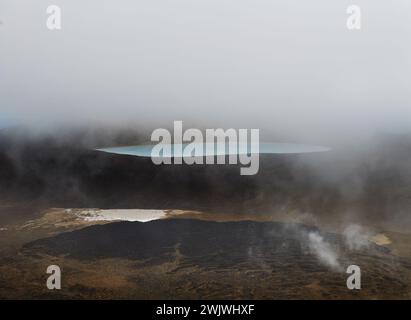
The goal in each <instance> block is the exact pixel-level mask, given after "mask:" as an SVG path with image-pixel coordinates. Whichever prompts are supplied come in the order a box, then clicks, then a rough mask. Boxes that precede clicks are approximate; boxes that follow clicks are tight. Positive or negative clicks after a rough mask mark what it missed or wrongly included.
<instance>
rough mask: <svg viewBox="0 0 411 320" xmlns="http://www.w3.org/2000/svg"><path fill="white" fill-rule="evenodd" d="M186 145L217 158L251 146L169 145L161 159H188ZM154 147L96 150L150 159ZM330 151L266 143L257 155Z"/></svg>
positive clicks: (201, 154)
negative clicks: (230, 147)
mask: <svg viewBox="0 0 411 320" xmlns="http://www.w3.org/2000/svg"><path fill="white" fill-rule="evenodd" d="M188 145H192V146H193V145H194V146H196V147H197V148H198V149H197V150H199V153H198V154H196V156H200V157H203V156H218V155H230V154H247V153H251V151H252V150H251V149H252V148H251V146H250V145H247V144H239V145H238V148H237V150H234V151H233V150H229V148H228V145H227V144H224V143H223V144H219V143H215V144H214V148H212V147H211V148H207V146H210V145H209V144H207V143H203V144H188V143H186V144H170V145H164V146H169V152H167V150H166V151H165V152H164V154H163V155H162V157H190V156H191V155H190V154H187V152H186V153H184V149H185V147H186V146H188ZM154 146H155V145H134V146H125V147H113V148H102V149H96V150H98V151H102V152H108V153H114V154H123V155H130V156H138V157H151V151H152V149H153V147H154ZM190 149H191V148H190ZM329 150H331V149H330V148H328V147H324V146H316V145H307V144H295V143H267V142H262V143H260V146H259V152H258V153H259V154H300V153H313V152H326V151H329Z"/></svg>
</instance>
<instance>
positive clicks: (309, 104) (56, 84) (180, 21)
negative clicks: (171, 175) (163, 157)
mask: <svg viewBox="0 0 411 320" xmlns="http://www.w3.org/2000/svg"><path fill="white" fill-rule="evenodd" d="M51 4H57V5H59V6H60V7H61V8H62V26H63V29H62V30H61V31H49V30H47V28H46V25H45V23H46V18H47V15H46V8H47V6H48V5H51ZM350 4H357V5H360V6H361V9H362V24H363V28H362V30H361V31H354V32H353V31H348V30H347V29H346V19H347V14H346V8H347V6H348V5H350ZM0 21H2V24H1V25H0V108H1V111H2V112H5V113H7V114H13V115H14V116H16V117H18V118H20V119H24V120H25V121H27V122H28V123H30V124H31V125H37V126H39V125H41V126H42V125H47V124H48V123H50V122H53V123H60V122H64V123H81V124H82V123H90V122H101V123H110V124H115V125H123V124H135V125H141V126H145V127H148V128H151V127H152V128H155V127H158V126H170V125H171V124H172V121H173V120H183V121H184V124H185V125H187V126H190V127H192V126H202V127H210V128H213V127H225V128H228V127H242V128H260V129H261V130H262V131H263V133H262V134H263V135H264V133H265V134H268V135H272V136H273V137H284V138H287V139H289V140H290V139H294V140H295V141H304V140H310V141H311V142H312V140H313V139H317V140H318V141H319V142H322V141H326V140H327V139H334V138H341V137H342V136H350V135H353V136H356V137H357V136H358V135H364V136H366V135H368V134H370V133H373V132H374V131H376V130H378V131H379V130H398V129H400V130H402V129H404V128H408V127H410V125H411V90H410V76H411V41H410V39H411V2H410V1H409V0H396V1H388V0H386V1H382V0H351V1H345V0H338V1H329V0H310V1H303V0H299V1H296V0H137V1H131V0H127V1H126V0H124V1H114V0H98V1H97V0H81V1H80V0H70V1H68V0H65V1H64V0H53V1H51V0H48V1H44V0H36V1H23V0H1V2H0ZM324 138H326V139H324Z"/></svg>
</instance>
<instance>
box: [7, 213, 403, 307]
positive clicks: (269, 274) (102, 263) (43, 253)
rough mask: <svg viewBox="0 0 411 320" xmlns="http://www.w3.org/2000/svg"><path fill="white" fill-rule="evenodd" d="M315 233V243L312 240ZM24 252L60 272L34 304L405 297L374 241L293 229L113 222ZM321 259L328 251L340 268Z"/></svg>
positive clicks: (33, 291)
mask: <svg viewBox="0 0 411 320" xmlns="http://www.w3.org/2000/svg"><path fill="white" fill-rule="evenodd" d="M312 235H315V238H316V239H321V241H320V243H318V242H316V241H314V242H313V241H312V240H310V239H311V236H312ZM21 254H23V256H24V257H25V258H24V259H25V261H31V266H33V265H38V266H43V267H45V266H47V264H52V263H53V264H58V265H60V266H62V268H63V273H64V290H61V291H60V292H51V291H48V290H47V289H45V288H44V286H42V285H41V283H42V282H44V279H42V278H41V277H39V276H37V277H34V278H30V281H31V283H32V284H38V285H33V286H32V287H27V290H26V291H25V292H26V295H29V296H30V297H37V298H103V299H105V298H113V297H115V298H144V299H146V298H149V299H161V298H163V299H181V298H184V299H195V298H216V299H224V298H236V299H237V298H248V299H257V298H264V299H274V298H276V299H278V298H283V299H284V298H292V299H294V298H298V299H307V298H308V299H313V298H314V299H315V298H320V299H357V298H368V299H369V298H388V299H393V298H396V299H406V298H409V294H410V284H409V281H410V274H411V263H410V260H409V259H408V260H407V259H402V258H399V257H397V256H394V255H392V254H391V253H390V250H389V249H387V248H385V247H381V246H377V245H375V244H373V243H368V244H367V245H366V246H365V247H363V248H358V249H356V250H352V249H349V248H348V246H347V243H346V242H345V240H344V239H343V237H342V236H340V235H337V234H331V233H324V232H321V231H320V230H318V229H316V228H312V227H306V226H303V225H297V224H284V223H273V222H253V221H238V222H225V223H221V222H211V221H200V220H189V219H169V220H168V219H166V220H157V221H152V222H147V223H139V222H118V223H110V224H106V225H97V226H91V227H86V228H83V229H81V230H76V231H71V232H65V233H60V234H58V235H57V236H53V237H49V238H43V239H39V240H36V241H33V242H30V243H28V244H26V245H25V246H24V250H23V251H22V253H21ZM323 254H325V255H329V254H335V256H336V258H337V264H336V265H330V264H329V263H328V262H327V261H328V260H326V259H325V260H324V259H323V256H322V255H323ZM14 263H16V262H14ZM20 263H21V262H20ZM26 263H27V262H26ZM351 264H355V265H359V266H360V267H361V270H362V289H361V290H359V291H351V290H348V289H347V287H346V280H347V277H348V275H347V274H346V273H345V270H346V268H347V267H348V266H349V265H351ZM16 265H17V266H18V265H19V262H18V260H17V264H16ZM23 266H25V267H24V268H26V267H27V264H23ZM24 274H25V275H26V277H30V275H31V277H33V276H32V273H30V275H29V274H28V273H24ZM40 274H41V273H40V271H39V275H40ZM119 278H120V279H119ZM116 283H120V284H119V285H118V287H117V286H116ZM102 287H104V288H102ZM1 294H3V295H4V294H5V292H4V290H0V295H1ZM3 297H4V296H3Z"/></svg>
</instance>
